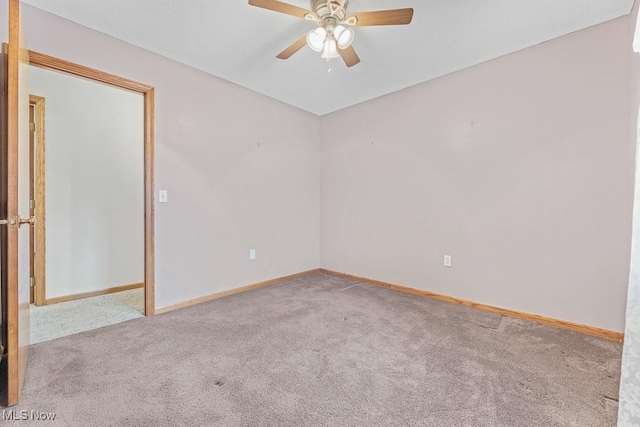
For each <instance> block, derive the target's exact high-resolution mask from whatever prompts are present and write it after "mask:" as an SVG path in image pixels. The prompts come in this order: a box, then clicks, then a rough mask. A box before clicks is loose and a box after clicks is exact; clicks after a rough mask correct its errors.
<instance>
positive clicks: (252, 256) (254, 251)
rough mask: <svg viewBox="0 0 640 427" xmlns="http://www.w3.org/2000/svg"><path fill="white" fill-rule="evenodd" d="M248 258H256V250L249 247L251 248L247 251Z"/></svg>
mask: <svg viewBox="0 0 640 427" xmlns="http://www.w3.org/2000/svg"><path fill="white" fill-rule="evenodd" d="M249 259H250V260H254V259H256V250H255V249H251V250H250V251H249Z"/></svg>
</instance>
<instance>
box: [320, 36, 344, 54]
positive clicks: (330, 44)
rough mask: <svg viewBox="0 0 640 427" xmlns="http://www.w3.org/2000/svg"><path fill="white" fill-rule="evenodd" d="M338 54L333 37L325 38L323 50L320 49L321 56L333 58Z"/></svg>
mask: <svg viewBox="0 0 640 427" xmlns="http://www.w3.org/2000/svg"><path fill="white" fill-rule="evenodd" d="M339 56H340V55H338V49H337V46H336V41H335V40H333V39H331V40H330V39H327V40H325V42H324V50H323V51H322V56H321V58H324V59H333V58H338V57H339Z"/></svg>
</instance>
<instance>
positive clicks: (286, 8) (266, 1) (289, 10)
mask: <svg viewBox="0 0 640 427" xmlns="http://www.w3.org/2000/svg"><path fill="white" fill-rule="evenodd" d="M249 4H250V5H251V6H256V7H261V8H263V9H269V10H273V11H274V12H280V13H285V14H287V15H292V16H296V17H298V18H303V19H304V17H305V15H306V14H307V13H311V11H310V10H307V9H303V8H301V7H298V6H294V5H292V4H288V3H283V2H281V1H276V0H249Z"/></svg>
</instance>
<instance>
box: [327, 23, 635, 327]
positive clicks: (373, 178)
mask: <svg viewBox="0 0 640 427" xmlns="http://www.w3.org/2000/svg"><path fill="white" fill-rule="evenodd" d="M628 37H629V18H628V17H624V18H620V19H617V20H615V21H611V22H608V23H605V24H602V25H599V26H596V27H593V28H590V29H587V30H584V31H580V32H577V33H574V34H571V35H568V36H565V37H562V38H560V39H556V40H553V41H550V42H547V43H544V44H541V45H538V46H535V47H533V48H530V49H526V50H524V51H520V52H517V53H514V54H511V55H508V56H505V57H502V58H499V59H497V60H494V61H490V62H487V63H484V64H481V65H478V66H475V67H472V68H470V69H467V70H463V71H461V72H458V73H454V74H451V75H448V76H445V77H442V78H439V79H437V80H434V81H431V82H428V83H424V84H421V85H418V86H415V87H412V88H409V89H406V90H403V91H400V92H397V93H394V94H391V95H388V96H385V97H383V98H379V99H377V100H373V101H370V102H367V103H364V104H361V105H358V106H355V107H352V108H349V109H346V110H343V111H340V112H337V113H334V114H331V115H328V116H325V117H323V118H322V127H323V129H333V130H335V133H334V134H331V133H328V134H326V133H325V134H324V136H325V138H324V139H323V141H322V146H321V151H322V174H321V176H322V178H321V216H320V218H321V262H320V263H321V266H322V267H324V268H328V269H331V270H337V271H341V272H346V273H351V274H355V275H360V276H365V277H370V278H375V279H378V280H383V281H388V282H392V283H396V284H402V285H406V286H411V287H415V288H419V289H426V290H429V291H433V292H437V293H442V294H446V295H452V296H455V297H460V298H466V299H469V300H473V301H477V302H482V303H485V304H490V305H495V306H500V307H506V308H510V309H514V310H522V311H527V312H531V313H536V314H541V315H545V316H550V317H554V318H559V319H565V320H569V321H573V322H578V323H583V324H587V325H593V326H596V327H601V328H606V329H611V330H615V331H622V330H623V327H624V307H625V297H626V288H627V278H628V272H629V256H630V235H631V227H630V226H631V202H632V179H631V178H632V169H633V168H632V161H631V160H630V157H629V156H630V144H629V96H628V90H629V71H628V70H629V53H628V43H629V40H628ZM444 254H448V255H452V257H453V268H445V267H443V255H444Z"/></svg>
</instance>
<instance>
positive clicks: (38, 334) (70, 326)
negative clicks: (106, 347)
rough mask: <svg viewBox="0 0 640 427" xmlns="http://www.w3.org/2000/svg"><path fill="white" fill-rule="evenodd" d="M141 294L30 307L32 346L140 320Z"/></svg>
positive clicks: (130, 292)
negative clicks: (127, 321) (136, 319)
mask: <svg viewBox="0 0 640 427" xmlns="http://www.w3.org/2000/svg"><path fill="white" fill-rule="evenodd" d="M143 292H144V290H143V289H142V288H141V289H132V290H130V291H123V292H116V293H113V294H106V295H100V296H97V297H91V298H83V299H79V300H74V301H67V302H61V303H58V304H53V305H45V306H42V307H37V306H35V305H31V311H30V317H31V327H30V330H31V343H32V344H36V343H39V342H43V341H50V340H52V339H55V338H60V337H65V336H67V335H71V334H77V333H78V332H82V331H89V330H91V329H97V328H101V327H103V326H108V325H113V324H116V323H120V322H124V321H125V320H130V319H135V318H138V317H142V316H143V312H144V293H143Z"/></svg>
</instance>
